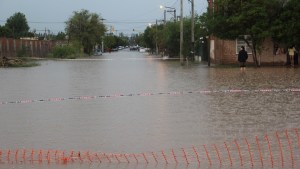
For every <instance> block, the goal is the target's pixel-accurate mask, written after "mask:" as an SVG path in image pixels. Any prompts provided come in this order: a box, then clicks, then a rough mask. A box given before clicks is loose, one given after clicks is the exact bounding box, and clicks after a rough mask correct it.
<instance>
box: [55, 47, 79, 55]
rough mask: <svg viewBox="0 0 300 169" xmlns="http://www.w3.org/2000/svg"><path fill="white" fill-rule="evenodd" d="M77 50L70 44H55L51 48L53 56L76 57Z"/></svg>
mask: <svg viewBox="0 0 300 169" xmlns="http://www.w3.org/2000/svg"><path fill="white" fill-rule="evenodd" d="M78 53H79V51H78V50H77V49H76V48H75V47H73V46H70V45H65V46H55V47H54V48H53V50H52V54H53V57H54V58H76V57H77V56H78V55H76V54H78Z"/></svg>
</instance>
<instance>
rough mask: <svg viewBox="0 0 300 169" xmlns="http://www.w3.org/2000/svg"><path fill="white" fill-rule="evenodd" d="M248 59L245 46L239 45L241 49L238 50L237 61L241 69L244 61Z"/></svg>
mask: <svg viewBox="0 0 300 169" xmlns="http://www.w3.org/2000/svg"><path fill="white" fill-rule="evenodd" d="M247 59H248V53H247V51H245V47H244V46H241V50H240V51H239V55H238V61H239V62H240V67H241V70H243V69H245V67H246V64H245V63H246V61H247Z"/></svg>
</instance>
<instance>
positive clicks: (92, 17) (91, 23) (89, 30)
mask: <svg viewBox="0 0 300 169" xmlns="http://www.w3.org/2000/svg"><path fill="white" fill-rule="evenodd" d="M66 24H67V27H66V32H67V35H68V36H69V40H70V41H79V42H80V44H81V45H82V46H83V49H84V52H85V53H87V54H91V52H92V50H93V48H94V46H95V45H96V44H100V43H101V37H102V36H103V35H104V33H105V31H106V27H105V25H104V24H103V22H102V20H101V17H100V16H99V15H98V14H96V13H89V11H88V10H81V11H79V12H78V11H75V12H74V15H73V16H72V17H71V18H69V20H68V21H67V22H66Z"/></svg>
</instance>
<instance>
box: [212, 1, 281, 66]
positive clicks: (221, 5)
mask: <svg viewBox="0 0 300 169" xmlns="http://www.w3.org/2000/svg"><path fill="white" fill-rule="evenodd" d="M279 1H281V0H248V1H242V0H217V1H215V4H214V5H215V8H214V9H215V11H214V12H213V14H212V15H211V16H210V17H209V19H208V23H207V27H208V29H209V31H210V33H211V34H213V35H215V36H217V37H218V38H221V39H228V40H235V39H237V38H242V39H243V40H244V41H245V42H246V43H247V45H248V46H249V47H250V48H251V49H252V54H253V55H252V56H253V60H254V63H255V64H256V65H257V66H260V65H259V64H260V63H259V62H258V59H257V52H259V53H260V52H261V50H262V43H263V42H264V40H265V39H266V38H268V37H270V36H271V34H270V27H271V23H272V20H273V18H274V16H276V14H277V12H278V11H276V10H274V9H277V7H278V2H279ZM273 7H276V8H273ZM270 8H271V9H270ZM241 35H247V36H241Z"/></svg>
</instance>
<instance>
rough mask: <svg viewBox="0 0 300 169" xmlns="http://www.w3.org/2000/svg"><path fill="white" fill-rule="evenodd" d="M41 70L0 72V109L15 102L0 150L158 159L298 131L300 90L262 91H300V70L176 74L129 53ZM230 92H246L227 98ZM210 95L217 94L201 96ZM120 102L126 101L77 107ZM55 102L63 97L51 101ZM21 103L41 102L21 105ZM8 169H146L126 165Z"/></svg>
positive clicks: (202, 69) (3, 122) (169, 65)
mask: <svg viewBox="0 0 300 169" xmlns="http://www.w3.org/2000/svg"><path fill="white" fill-rule="evenodd" d="M39 62H40V64H41V65H40V66H38V67H31V68H8V69H0V86H1V88H0V102H11V103H8V104H1V105H0V135H1V137H0V147H1V149H2V150H8V149H37V150H38V149H43V150H48V149H53V150H66V151H69V150H81V151H86V150H90V151H101V152H108V153H140V152H152V151H154V152H156V151H160V150H170V149H180V148H182V147H190V146H192V145H203V144H213V143H223V142H224V141H227V140H233V139H240V138H245V137H247V138H250V139H251V138H254V137H255V136H258V137H259V138H262V139H263V138H264V136H265V134H266V133H273V134H274V132H275V131H277V130H278V131H284V129H294V128H300V123H299V120H300V105H299V103H300V94H299V92H289V91H271V92H262V91H256V90H259V89H280V90H281V89H288V88H300V69H294V68H284V67H276V68H269V67H268V68H247V70H246V71H244V72H241V71H240V70H239V68H208V67H207V66H206V65H203V64H190V65H188V66H180V64H179V61H178V60H161V59H159V58H156V57H155V56H149V55H145V54H142V53H138V52H130V51H126V50H125V51H119V52H116V53H110V54H108V53H107V54H104V55H103V56H99V57H92V58H91V59H89V60H88V59H84V60H42V61H39ZM230 89H241V90H246V91H244V92H243V91H242V92H227V90H230ZM204 90H206V91H212V90H218V91H219V92H215V93H206V94H205V93H200V92H199V91H204ZM197 91H198V92H197ZM169 92H171V93H169ZM172 92H173V93H172ZM182 92H183V93H182ZM120 94H123V95H126V96H125V97H109V98H104V97H96V98H93V99H84V98H82V99H72V98H76V97H80V96H107V95H109V96H115V95H120ZM150 94H151V95H150ZM51 98H52V99H53V98H66V99H65V100H59V99H58V100H56V101H55V100H52V101H46V100H47V99H51ZM20 100H23V101H24V100H42V101H38V102H33V103H22V104H21V103H17V101H20ZM285 141H286V140H285ZM253 142H254V141H253ZM274 142H275V143H277V142H276V140H274ZM275 143H273V144H275ZM275 153H276V152H275ZM277 154H279V152H277ZM3 158H4V156H3ZM2 167H5V168H6V167H8V168H9V167H11V168H14V167H15V168H51V167H52V168H53V167H54V168H147V166H146V167H145V166H144V165H139V166H134V165H133V166H127V165H126V164H121V165H118V164H105V165H98V164H92V165H85V164H81V165H75V166H74V165H71V166H70V165H69V166H60V165H58V166H56V165H55V166H49V165H46V166H44V165H28V164H26V165H23V164H21V165H20V164H14V165H8V166H7V164H2ZM161 167H162V168H182V167H180V166H179V167H178V166H174V167H173V166H170V165H169V166H167V167H166V166H161ZM0 168H1V164H0ZM148 168H153V166H152V167H151V166H148ZM184 168H186V167H184Z"/></svg>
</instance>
